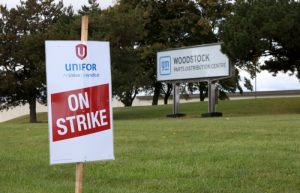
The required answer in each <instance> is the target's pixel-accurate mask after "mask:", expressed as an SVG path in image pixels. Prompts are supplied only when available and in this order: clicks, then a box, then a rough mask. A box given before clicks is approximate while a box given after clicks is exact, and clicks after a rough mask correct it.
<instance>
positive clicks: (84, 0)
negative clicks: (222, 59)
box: [0, 0, 300, 91]
mask: <svg viewBox="0 0 300 193" xmlns="http://www.w3.org/2000/svg"><path fill="white" fill-rule="evenodd" d="M58 1H59V0H57V2H58ZM63 1H64V4H65V5H66V6H68V5H72V6H73V7H74V10H78V9H80V8H81V6H82V5H87V4H88V0H63ZM116 1H117V0H98V2H99V3H100V6H101V8H102V9H105V8H107V7H108V6H110V5H112V4H113V3H115V2H116ZM0 3H1V4H6V5H7V6H8V7H9V8H12V7H14V6H16V5H17V4H19V3H20V0H0ZM242 75H243V76H246V77H249V75H247V73H246V72H243V73H242ZM256 80H257V91H268V90H294V89H299V90H300V82H299V80H298V79H297V78H296V77H295V76H289V75H288V74H283V73H278V75H277V76H276V77H273V76H272V75H271V74H270V73H268V72H266V71H263V72H261V73H260V74H258V75H257V79H256ZM252 83H253V86H254V85H255V84H254V80H253V81H252Z"/></svg>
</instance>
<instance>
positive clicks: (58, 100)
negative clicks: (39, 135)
mask: <svg viewBox="0 0 300 193" xmlns="http://www.w3.org/2000/svg"><path fill="white" fill-rule="evenodd" d="M51 105H52V136H53V142H55V141H60V140H66V139H70V138H74V137H79V136H83V135H89V134H92V133H97V132H101V131H104V130H108V129H110V128H111V126H110V124H111V117H110V107H109V84H103V85H98V86H93V87H87V88H83V89H77V90H72V91H67V92H61V93H55V94H51Z"/></svg>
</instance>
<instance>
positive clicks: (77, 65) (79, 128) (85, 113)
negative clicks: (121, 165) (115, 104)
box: [46, 41, 114, 164]
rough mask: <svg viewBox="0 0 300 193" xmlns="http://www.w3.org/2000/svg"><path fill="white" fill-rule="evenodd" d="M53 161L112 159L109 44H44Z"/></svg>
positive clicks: (74, 42)
mask: <svg viewBox="0 0 300 193" xmlns="http://www.w3.org/2000/svg"><path fill="white" fill-rule="evenodd" d="M46 71H47V88H48V122H49V141H50V163H51V164H60V163H74V162H87V161H98V160H113V159H114V152H113V122H112V120H113V119H112V108H111V107H112V105H111V101H112V100H111V99H112V96H111V93H112V92H111V70H110V49H109V42H96V41H87V42H81V41H46Z"/></svg>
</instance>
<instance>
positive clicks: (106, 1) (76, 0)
mask: <svg viewBox="0 0 300 193" xmlns="http://www.w3.org/2000/svg"><path fill="white" fill-rule="evenodd" d="M56 1H57V2H59V1H60V0H56ZM0 2H1V4H6V5H7V6H8V7H9V8H11V7H14V6H16V5H17V4H20V0H1V1H0ZM63 2H64V4H65V5H66V6H68V5H72V6H73V7H74V10H78V9H80V8H81V6H82V5H88V0H63ZM98 2H99V3H100V6H101V8H103V9H105V8H107V7H108V6H110V5H112V4H113V3H115V2H116V0H98Z"/></svg>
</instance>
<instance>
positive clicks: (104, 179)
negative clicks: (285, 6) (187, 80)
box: [0, 98, 300, 193]
mask: <svg viewBox="0 0 300 193" xmlns="http://www.w3.org/2000/svg"><path fill="white" fill-rule="evenodd" d="M206 109H207V103H189V104H182V105H181V111H182V112H184V113H186V114H187V116H186V117H184V118H179V119H173V118H166V117H165V115H166V114H168V113H170V112H171V111H172V106H171V105H167V106H157V107H134V108H117V109H114V118H115V121H114V143H115V157H116V160H115V161H109V162H94V163H86V164H84V182H83V183H84V187H83V193H176V192H178V193H268V192H270V193H271V192H272V193H273V192H274V193H275V192H276V193H298V192H300V98H278V99H257V100H253V99H252V100H239V101H221V102H220V104H219V105H218V110H219V111H221V112H223V113H224V117H222V118H205V119H204V118H201V113H204V112H206ZM27 118H28V117H21V118H18V119H16V120H13V121H9V122H6V123H1V124H0V193H71V192H74V184H75V182H74V181H75V165H74V164H65V165H56V166H50V165H49V143H48V128H47V123H46V120H47V118H46V115H45V114H40V116H39V119H40V120H41V121H42V122H41V123H38V124H27V123H25V122H26V121H27Z"/></svg>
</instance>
